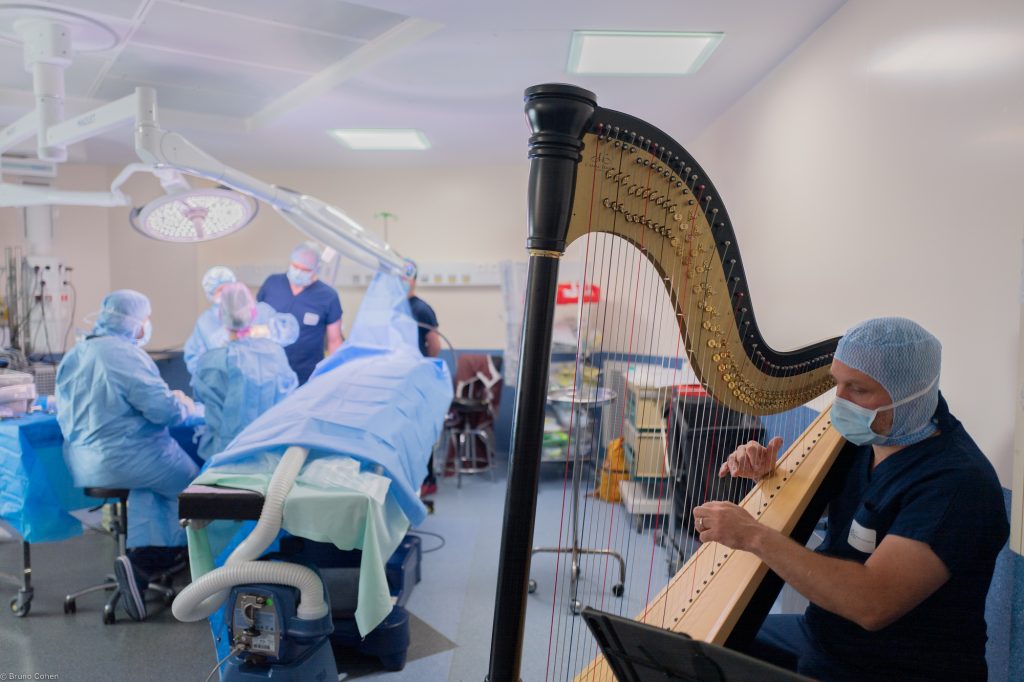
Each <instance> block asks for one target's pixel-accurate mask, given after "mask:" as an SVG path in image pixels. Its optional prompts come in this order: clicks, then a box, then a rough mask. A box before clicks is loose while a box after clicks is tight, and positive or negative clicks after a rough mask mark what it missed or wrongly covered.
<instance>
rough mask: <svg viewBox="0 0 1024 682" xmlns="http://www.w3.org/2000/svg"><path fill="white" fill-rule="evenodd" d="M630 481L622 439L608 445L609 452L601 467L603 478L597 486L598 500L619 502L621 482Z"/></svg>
mask: <svg viewBox="0 0 1024 682" xmlns="http://www.w3.org/2000/svg"><path fill="white" fill-rule="evenodd" d="M627 480H629V472H628V471H626V455H625V453H624V452H623V450H622V439H621V438H616V439H615V440H613V441H611V442H610V443H608V450H607V452H606V453H605V456H604V463H603V464H602V465H601V477H600V479H599V481H598V484H597V498H598V499H599V500H604V501H605V502H618V501H619V500H620V499H621V498H620V497H619V481H627Z"/></svg>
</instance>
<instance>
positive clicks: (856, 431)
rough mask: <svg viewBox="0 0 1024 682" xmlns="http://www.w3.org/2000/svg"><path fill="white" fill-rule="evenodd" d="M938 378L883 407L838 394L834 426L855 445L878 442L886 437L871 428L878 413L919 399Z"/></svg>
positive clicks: (833, 418) (833, 419)
mask: <svg viewBox="0 0 1024 682" xmlns="http://www.w3.org/2000/svg"><path fill="white" fill-rule="evenodd" d="M938 380H939V378H938V377H935V378H934V379H932V380H931V383H929V384H928V386H927V387H925V388H924V389H923V390H921V391H918V392H917V393H914V394H913V395H908V396H907V397H906V398H903V399H902V400H897V401H896V402H894V403H892V404H891V405H883V406H882V407H876V408H875V409H873V410H872V409H869V408H867V407H861V406H860V405H858V404H857V403H854V402H850V401H849V400H846V399H845V398H840V397H838V396H836V399H835V400H834V401H833V402H832V414H831V418H832V426H834V427H836V431H838V432H839V433H840V435H842V437H843V438H845V439H846V440H848V441H850V442H851V443H853V444H854V445H869V444H871V443H877V442H879V441H881V440H883V439H885V434H881V433H875V432H874V431H873V430H872V429H871V424H873V423H874V421H875V417H877V416H878V413H879V412H882V411H884V410H891V409H893V408H896V407H899V406H900V405H906V404H907V403H909V402H910V401H912V400H917V399H918V398H920V397H921V396H923V395H925V394H926V393H928V392H929V391H931V390H932V386H934V385H935V382H936V381H938Z"/></svg>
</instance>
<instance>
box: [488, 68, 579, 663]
mask: <svg viewBox="0 0 1024 682" xmlns="http://www.w3.org/2000/svg"><path fill="white" fill-rule="evenodd" d="M525 100H526V117H527V119H528V121H529V123H530V129H531V130H532V131H533V134H532V135H531V136H530V151H529V158H530V182H529V206H528V211H529V229H530V234H529V238H528V239H527V242H526V247H527V249H528V250H529V253H530V262H529V272H528V276H527V284H526V307H525V311H524V321H523V338H522V354H521V357H520V362H519V381H518V383H517V386H516V388H517V390H516V403H515V412H514V417H513V420H514V430H513V432H512V445H511V455H510V457H509V467H508V489H507V492H506V495H505V517H504V522H503V526H502V534H501V555H500V558H499V564H498V587H497V597H496V599H495V606H494V626H493V628H492V631H491V661H490V669H489V673H488V676H487V678H486V679H487V680H488V682H518V680H519V672H520V666H521V663H522V644H523V628H524V626H525V618H526V599H527V586H528V583H529V579H530V550H531V548H532V546H533V527H534V520H535V513H536V507H537V481H538V475H539V472H540V456H541V444H542V440H543V436H544V407H545V401H546V397H547V388H548V368H549V366H550V362H551V325H552V322H553V319H554V310H555V292H556V289H557V284H558V259H559V258H560V257H561V255H562V253H563V252H564V251H565V239H566V234H567V233H568V230H569V219H570V218H571V217H572V201H573V190H574V188H575V186H576V169H577V167H578V165H579V162H580V160H581V152H582V149H583V141H582V139H583V134H584V133H585V132H586V130H587V127H588V124H589V123H590V119H591V117H592V116H593V113H594V110H595V109H596V108H597V104H596V101H595V100H596V97H595V95H594V94H593V93H592V92H589V91H587V90H583V89H582V88H577V87H574V86H571V85H538V86H535V87H532V88H529V89H528V90H527V91H526V93H525Z"/></svg>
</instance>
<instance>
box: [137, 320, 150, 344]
mask: <svg viewBox="0 0 1024 682" xmlns="http://www.w3.org/2000/svg"><path fill="white" fill-rule="evenodd" d="M152 336H153V323H152V322H150V321H149V320H146V321H145V322H144V323H143V324H142V338H141V339H135V345H136V346H138V347H139V348H145V347H146V344H147V343H149V340H150V338H152Z"/></svg>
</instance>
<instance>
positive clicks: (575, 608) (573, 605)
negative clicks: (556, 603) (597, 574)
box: [569, 599, 583, 616]
mask: <svg viewBox="0 0 1024 682" xmlns="http://www.w3.org/2000/svg"><path fill="white" fill-rule="evenodd" d="M569 610H570V611H572V615H574V616H578V615H580V611H582V610H583V604H581V603H580V601H579V599H573V600H572V601H570V602H569Z"/></svg>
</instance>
